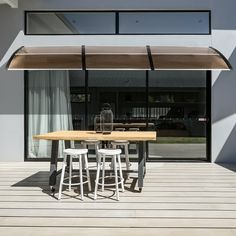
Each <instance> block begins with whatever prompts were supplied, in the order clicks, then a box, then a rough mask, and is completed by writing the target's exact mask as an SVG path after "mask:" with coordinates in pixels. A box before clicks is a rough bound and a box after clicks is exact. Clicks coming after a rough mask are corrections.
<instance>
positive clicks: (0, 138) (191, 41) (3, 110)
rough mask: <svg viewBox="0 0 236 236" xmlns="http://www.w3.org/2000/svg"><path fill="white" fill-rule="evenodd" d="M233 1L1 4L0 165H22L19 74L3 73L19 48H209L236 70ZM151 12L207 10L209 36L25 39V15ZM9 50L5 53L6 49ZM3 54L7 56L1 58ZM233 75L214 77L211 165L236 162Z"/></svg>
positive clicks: (35, 0) (113, 0) (89, 0)
mask: <svg viewBox="0 0 236 236" xmlns="http://www.w3.org/2000/svg"><path fill="white" fill-rule="evenodd" d="M235 7H236V2H235V1H234V0H226V1H220V0H200V1H196V0H175V1H173V0H161V1H154V0H148V1H141V0H126V1H123V0H87V1H74V0H67V1H65V0H64V1H62V0H53V1H43V0H22V1H19V8H16V9H13V8H10V7H9V6H8V5H0V28H1V34H0V58H1V60H2V58H3V60H2V61H1V63H2V64H1V68H0V130H1V132H0V161H23V160H24V78H23V72H17V71H15V72H13V71H7V70H6V67H5V65H4V63H6V62H7V60H8V59H9V57H10V56H11V54H12V53H13V52H14V51H15V50H16V49H18V48H19V47H20V46H22V45H28V46H30V45H31V46H37V45H38V44H40V45H43V44H45V45H50V44H51V45H65V44H67V45H68V42H70V44H71V45H78V44H86V45H148V44H149V45H173V46H175V45H178V46H206V47H208V46H213V47H215V48H217V49H219V50H220V51H221V52H222V53H223V54H224V55H225V56H226V57H227V58H228V59H229V61H230V63H231V64H232V66H233V68H235V67H236V52H235V45H236V25H235V23H234V22H235V21H236V15H235V12H234V9H235ZM49 9H52V10H55V9H60V10H61V9H63V10H76V9H78V10H81V9H113V10H116V9H133V10H135V9H142V10H147V9H152V10H153V9H156V10H162V9H164V10H211V12H212V35H202V36H184V35H179V36H178V35H177V36H174V35H173V36H165V35H160V36H158V35H156V36H138V37H137V36H121V35H120V36H117V35H114V36H96V38H95V36H60V37H59V36H41V37H38V36H24V35H23V33H22V32H20V31H23V29H24V11H25V10H49ZM9 48H10V49H9ZM6 52H7V53H6ZM235 77H236V72H235V70H232V71H230V72H221V73H218V72H213V80H212V162H227V163H236V158H235V156H236V155H235V154H236V145H235V144H234V142H235V141H236V128H235V123H236V119H235V118H236V106H235V100H236V93H235V88H236V79H235Z"/></svg>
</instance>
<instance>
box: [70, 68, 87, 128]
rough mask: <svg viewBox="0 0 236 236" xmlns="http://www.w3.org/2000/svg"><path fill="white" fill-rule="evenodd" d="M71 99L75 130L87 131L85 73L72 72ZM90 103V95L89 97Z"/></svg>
mask: <svg viewBox="0 0 236 236" xmlns="http://www.w3.org/2000/svg"><path fill="white" fill-rule="evenodd" d="M70 99H71V111H72V123H73V129H74V130H85V106H86V103H85V73H84V71H70ZM88 102H90V95H88Z"/></svg>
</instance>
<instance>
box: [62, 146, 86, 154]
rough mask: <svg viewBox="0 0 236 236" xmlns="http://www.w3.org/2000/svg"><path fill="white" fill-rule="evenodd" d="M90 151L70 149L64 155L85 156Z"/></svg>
mask: <svg viewBox="0 0 236 236" xmlns="http://www.w3.org/2000/svg"><path fill="white" fill-rule="evenodd" d="M87 153H88V149H73V148H68V149H65V150H64V154H67V155H83V154H87Z"/></svg>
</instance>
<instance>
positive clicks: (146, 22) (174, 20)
mask: <svg viewBox="0 0 236 236" xmlns="http://www.w3.org/2000/svg"><path fill="white" fill-rule="evenodd" d="M209 32H210V22H209V12H164V11H163V12H121V13H119V33H120V34H209Z"/></svg>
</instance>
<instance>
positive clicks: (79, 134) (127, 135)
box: [34, 131, 156, 141]
mask: <svg viewBox="0 0 236 236" xmlns="http://www.w3.org/2000/svg"><path fill="white" fill-rule="evenodd" d="M34 139H45V140H78V141H80V140H81V141H82V140H85V139H86V140H87V139H93V140H94V139H97V140H100V141H109V140H121V139H125V140H130V141H151V140H156V132H153V131H113V132H111V133H110V134H102V133H96V132H95V131H56V132H51V133H47V134H40V135H35V136H34Z"/></svg>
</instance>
